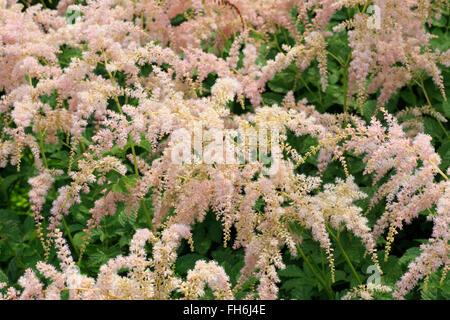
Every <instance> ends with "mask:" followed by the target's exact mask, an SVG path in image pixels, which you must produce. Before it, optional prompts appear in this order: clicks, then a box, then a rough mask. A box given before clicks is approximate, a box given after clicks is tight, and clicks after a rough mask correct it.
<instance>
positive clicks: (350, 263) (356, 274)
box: [327, 226, 362, 285]
mask: <svg viewBox="0 0 450 320" xmlns="http://www.w3.org/2000/svg"><path fill="white" fill-rule="evenodd" d="M327 231H328V233H329V234H330V235H331V236H332V237H333V239H334V240H336V243H337V245H338V248H339V250H341V252H342V255H343V256H344V258H345V260H346V261H347V263H348V265H349V266H350V269H351V270H352V272H353V274H354V275H355V278H356V280H357V281H358V284H359V285H362V282H361V279H360V278H359V276H358V273H357V272H356V270H355V267H354V266H353V264H352V262H351V261H350V259H349V257H348V255H347V252H345V250H344V248H343V247H342V244H341V241H339V238H338V237H336V235H335V234H334V233H333V232H332V231H331V229H330V228H329V227H328V226H327Z"/></svg>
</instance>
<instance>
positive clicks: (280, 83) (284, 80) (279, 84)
mask: <svg viewBox="0 0 450 320" xmlns="http://www.w3.org/2000/svg"><path fill="white" fill-rule="evenodd" d="M267 85H268V87H269V88H270V90H272V91H274V92H278V93H287V92H288V91H290V90H292V88H293V86H294V75H293V74H292V73H287V72H283V73H279V74H277V75H275V77H274V78H273V79H272V80H271V81H269V82H268V83H267Z"/></svg>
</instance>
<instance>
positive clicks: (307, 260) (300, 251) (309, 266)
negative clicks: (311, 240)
mask: <svg viewBox="0 0 450 320" xmlns="http://www.w3.org/2000/svg"><path fill="white" fill-rule="evenodd" d="M296 247H297V250H298V252H299V253H300V255H301V256H302V258H303V259H304V260H305V262H306V265H307V266H308V268H309V270H311V272H312V274H313V276H314V277H315V278H316V279H317V280H319V282H320V284H321V285H322V286H323V287H324V288H325V291H326V292H327V295H328V297H329V298H330V299H332V300H334V295H333V293H332V292H333V291H332V289H331V288H330V287H329V286H327V284H326V283H325V281H324V280H323V279H322V277H320V276H319V275H318V274H317V272H316V271H315V270H314V268H313V266H312V265H311V262H310V261H309V259H308V258H307V257H306V255H305V253H304V252H303V250H302V248H300V246H299V245H298V244H296Z"/></svg>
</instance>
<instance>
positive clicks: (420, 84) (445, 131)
mask: <svg viewBox="0 0 450 320" xmlns="http://www.w3.org/2000/svg"><path fill="white" fill-rule="evenodd" d="M416 83H417V84H418V85H419V87H420V88H421V89H422V91H423V94H424V95H425V99H426V100H427V103H428V104H429V105H430V107H433V105H432V104H431V100H430V97H429V96H428V93H427V90H426V89H425V84H424V83H423V78H422V77H420V83H418V82H417V81H416ZM436 120H437V121H438V123H439V125H440V127H441V129H442V131H444V133H445V135H446V136H447V139H450V135H449V134H448V132H447V130H445V127H444V125H443V124H442V122H441V120H439V119H436Z"/></svg>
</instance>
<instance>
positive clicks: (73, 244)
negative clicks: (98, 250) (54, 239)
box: [62, 217, 80, 256]
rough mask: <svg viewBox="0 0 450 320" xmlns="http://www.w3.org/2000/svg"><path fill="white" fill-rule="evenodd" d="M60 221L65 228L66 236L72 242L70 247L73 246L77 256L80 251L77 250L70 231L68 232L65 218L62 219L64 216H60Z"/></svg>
mask: <svg viewBox="0 0 450 320" xmlns="http://www.w3.org/2000/svg"><path fill="white" fill-rule="evenodd" d="M62 223H63V225H64V229H65V230H66V233H67V236H68V237H69V240H70V243H71V244H72V247H73V248H74V250H75V252H76V254H77V256H79V255H80V252H79V251H78V248H77V246H76V245H75V242H73V237H72V233H71V232H70V229H69V226H68V225H67V222H66V219H64V217H62Z"/></svg>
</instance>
